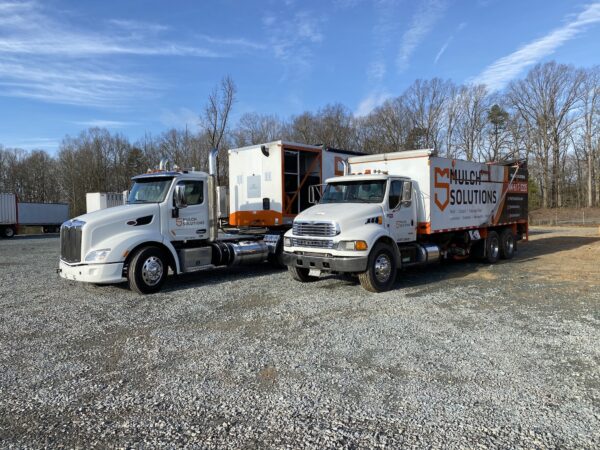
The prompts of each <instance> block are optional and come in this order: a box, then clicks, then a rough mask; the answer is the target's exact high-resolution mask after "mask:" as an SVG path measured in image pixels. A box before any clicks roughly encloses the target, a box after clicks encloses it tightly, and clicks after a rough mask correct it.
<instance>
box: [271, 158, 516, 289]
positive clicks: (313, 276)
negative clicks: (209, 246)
mask: <svg viewBox="0 0 600 450" xmlns="http://www.w3.org/2000/svg"><path fill="white" fill-rule="evenodd" d="M527 177H528V175H527V168H526V165H525V163H524V162H523V161H513V162H510V163H505V164H491V163H490V164H481V163H476V162H470V161H461V160H454V159H447V158H441V157H437V156H436V155H435V153H434V152H433V151H432V150H414V151H405V152H396V153H388V154H380V155H368V156H357V157H352V158H349V159H348V165H347V170H346V172H345V174H344V175H343V176H340V177H336V178H331V179H329V180H327V185H326V187H325V189H324V192H323V195H322V198H321V201H320V203H319V204H318V205H315V206H313V207H311V208H308V209H306V210H305V211H303V212H302V213H300V214H299V215H298V216H297V217H296V218H295V219H294V222H293V228H292V229H290V230H289V231H288V232H287V233H286V234H285V237H284V253H283V261H284V263H285V264H286V265H287V266H288V270H289V272H290V274H291V277H292V278H293V279H294V280H297V281H300V282H307V281H314V280H317V279H318V277H319V276H321V275H322V274H326V273H343V274H350V275H356V276H357V277H358V279H359V281H360V284H361V285H362V287H363V288H365V289H366V290H368V291H371V292H383V291H386V290H389V289H390V288H391V287H392V286H393V285H394V281H395V279H396V272H397V270H398V269H401V268H406V267H411V266H417V265H426V264H431V263H437V262H439V261H440V260H442V259H464V258H467V257H469V256H477V257H481V258H483V259H485V260H486V261H487V262H489V263H495V262H496V261H497V260H498V258H506V259H510V258H512V257H513V255H514V252H515V249H516V242H517V241H518V240H520V239H523V238H525V239H526V238H527V236H528V223H527V192H528V189H527V181H528V178H527Z"/></svg>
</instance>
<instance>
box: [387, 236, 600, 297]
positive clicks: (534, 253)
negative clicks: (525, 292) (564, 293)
mask: <svg viewBox="0 0 600 450" xmlns="http://www.w3.org/2000/svg"><path fill="white" fill-rule="evenodd" d="M597 242H600V236H599V237H587V236H548V237H544V238H539V239H536V240H535V241H529V242H519V245H518V251H517V253H516V255H515V257H514V259H512V260H500V261H499V262H498V263H497V264H500V265H503V264H519V263H523V262H529V261H532V260H536V259H538V258H539V257H541V256H544V255H550V254H552V253H557V252H562V251H567V250H574V249H577V248H580V247H584V246H586V245H592V244H594V243H597ZM489 267H490V265H489V264H488V263H484V262H479V261H476V260H470V261H447V262H442V263H441V264H440V265H439V266H428V267H421V268H410V269H407V270H405V271H403V272H400V273H399V274H398V279H397V282H396V285H395V286H394V289H402V288H406V287H419V286H423V285H427V284H429V283H434V282H437V281H443V280H449V279H453V278H462V277H465V276H467V275H471V274H473V273H476V272H478V271H479V270H480V269H487V268H489Z"/></svg>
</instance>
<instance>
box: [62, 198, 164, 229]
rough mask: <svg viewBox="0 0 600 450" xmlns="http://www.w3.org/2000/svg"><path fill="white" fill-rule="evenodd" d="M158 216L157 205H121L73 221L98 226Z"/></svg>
mask: <svg viewBox="0 0 600 450" xmlns="http://www.w3.org/2000/svg"><path fill="white" fill-rule="evenodd" d="M158 214H159V205H158V203H146V204H137V205H122V206H115V207H113V208H106V209H101V210H99V211H94V212H91V213H88V214H84V215H82V216H79V217H76V218H75V219H73V220H82V221H84V222H85V223H86V224H94V225H100V224H105V223H113V222H120V221H123V222H128V221H130V220H136V219H139V218H140V217H146V216H152V215H158Z"/></svg>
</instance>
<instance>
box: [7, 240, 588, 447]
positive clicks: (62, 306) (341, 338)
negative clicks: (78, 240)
mask: <svg viewBox="0 0 600 450" xmlns="http://www.w3.org/2000/svg"><path fill="white" fill-rule="evenodd" d="M58 245H59V242H58V239H57V238H54V237H50V238H49V237H43V238H42V237H39V238H36V237H22V238H19V237H17V238H14V239H13V240H11V241H6V240H4V241H0V308H1V314H0V349H1V352H0V447H3V448H25V447H32V448H39V447H44V446H47V447H58V446H60V445H64V446H66V447H82V448H93V447H144V448H146V447H148V448H151V447H178V446H191V447H229V448H254V447H260V448H265V447H275V448H283V447H310V448H324V447H350V448H354V447H399V446H417V447H426V446H427V447H434V448H437V447H448V448H455V447H467V448H474V447H476V446H477V445H478V444H479V445H482V446H485V447H505V448H506V447H527V448H536V447H537V448H548V447H551V448H552V447H560V448H598V447H599V446H600V389H599V388H600V370H599V367H600V345H599V342H600V276H599V273H600V269H599V267H600V237H598V230H597V229H593V230H592V229H569V230H556V229H554V230H538V231H537V233H535V234H534V235H532V241H531V242H529V243H524V244H521V245H520V247H519V253H518V256H517V257H516V258H515V259H514V260H513V261H510V262H504V263H499V264H497V265H494V266H489V265H482V264H476V263H457V264H445V265H442V266H438V267H434V268H429V269H428V270H420V271H417V270H414V271H409V272H404V273H402V274H400V276H399V279H398V282H397V285H396V289H395V290H393V291H391V292H388V293H385V294H378V295H376V294H368V293H366V292H365V291H363V290H362V289H361V288H360V286H358V285H355V284H353V283H351V282H348V281H343V280H341V279H338V278H333V277H332V278H328V279H324V280H321V281H319V282H316V283H310V284H297V283H295V282H293V281H291V280H290V278H289V277H288V275H287V273H286V272H281V271H275V270H273V269H271V268H269V266H268V265H260V266H256V267H252V268H238V269H235V270H223V271H217V272H211V273H203V274H195V275H193V276H184V277H180V278H179V279H171V280H170V281H169V282H168V284H167V286H166V289H165V291H164V292H162V293H160V294H156V295H152V296H146V297H141V296H138V295H136V294H133V293H131V292H129V291H128V290H126V289H125V288H124V287H123V286H108V287H96V286H92V285H84V284H78V283H74V282H67V281H65V280H62V279H59V278H58V277H57V275H56V274H55V272H54V270H55V268H56V266H57V262H58Z"/></svg>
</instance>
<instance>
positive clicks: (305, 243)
mask: <svg viewBox="0 0 600 450" xmlns="http://www.w3.org/2000/svg"><path fill="white" fill-rule="evenodd" d="M292 246H293V247H312V248H333V241H332V240H330V239H298V238H292Z"/></svg>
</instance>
